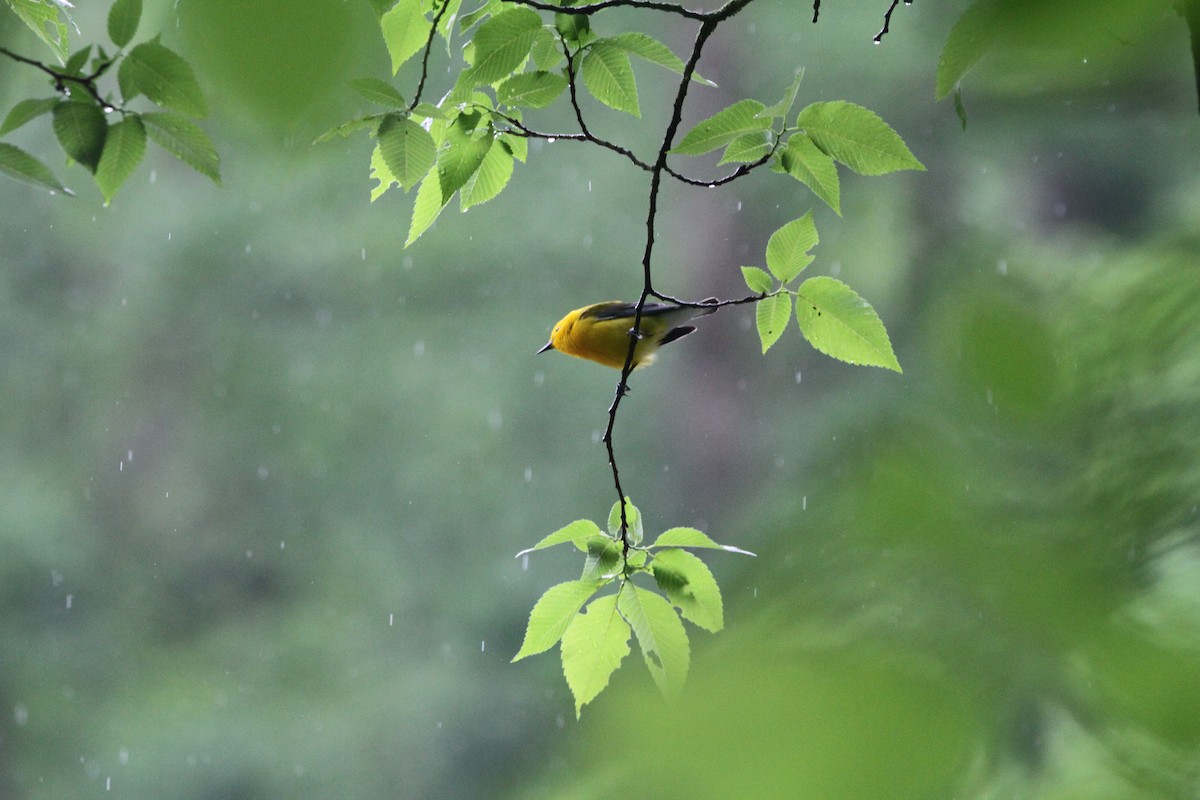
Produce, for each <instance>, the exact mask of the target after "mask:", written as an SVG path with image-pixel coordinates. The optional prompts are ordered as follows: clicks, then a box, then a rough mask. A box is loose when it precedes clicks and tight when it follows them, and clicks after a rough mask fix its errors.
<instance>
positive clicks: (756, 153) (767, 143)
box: [717, 131, 771, 165]
mask: <svg viewBox="0 0 1200 800" xmlns="http://www.w3.org/2000/svg"><path fill="white" fill-rule="evenodd" d="M769 152H771V140H770V136H769V134H768V133H767V131H756V132H754V133H746V134H743V135H741V136H739V137H737V138H736V139H734V140H733V141H732V142H730V143H729V145H728V146H727V147H726V148H725V152H724V153H722V154H721V160H720V161H718V162H717V164H718V165H721V164H730V163H734V164H748V163H750V162H752V161H758V160H759V159H760V158H762V157H763V156H765V155H766V154H767V153H769Z"/></svg>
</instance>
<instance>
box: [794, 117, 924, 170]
mask: <svg viewBox="0 0 1200 800" xmlns="http://www.w3.org/2000/svg"><path fill="white" fill-rule="evenodd" d="M796 125H797V126H798V127H800V128H803V129H804V131H805V133H807V134H808V135H809V137H810V138H811V139H812V140H813V142H815V143H816V145H817V147H819V148H821V149H822V150H824V151H825V152H826V153H828V154H829V155H831V156H833V158H834V159H836V160H837V161H840V162H841V163H843V164H845V165H846V166H847V167H849V168H850V169H852V170H854V171H855V172H857V173H859V174H860V175H883V174H886V173H888V172H895V171H897V170H902V169H914V170H924V169H925V165H923V164H922V163H921V162H920V161H918V160H917V157H916V156H914V155H913V154H912V152H911V151H909V149H908V146H907V145H906V144H904V140H903V139H901V138H900V135H899V134H897V133H896V132H895V131H894V130H892V128H891V126H889V125H888V124H887V123H886V122H884V121H883V120H882V119H880V118H879V116H878V115H876V114H875V112H873V111H871V110H869V109H866V108H863V107H862V106H859V105H855V104H854V103H847V102H846V101H844V100H836V101H833V102H828V103H813V104H812V105H810V106H808V107H807V108H805V109H804V110H803V111H801V112H800V116H799V117H797V119H796Z"/></svg>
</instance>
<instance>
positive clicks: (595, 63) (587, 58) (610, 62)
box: [580, 39, 641, 117]
mask: <svg viewBox="0 0 1200 800" xmlns="http://www.w3.org/2000/svg"><path fill="white" fill-rule="evenodd" d="M580 72H581V73H582V75H583V85H584V86H586V87H587V90H588V91H589V92H591V94H592V97H594V98H596V99H597V100H599V101H600V102H601V103H603V104H604V105H606V106H608V107H609V108H614V109H616V110H617V111H624V112H626V113H628V114H632V115H633V116H635V117H640V116H641V109H640V108H639V106H638V94H637V81H635V80H634V77H633V67H632V66H630V64H629V54H628V53H626V52H625V51H624V50H623V49H622V48H620V47H617V46H616V45H614V44H613V43H612V42H611V41H608V40H606V39H600V40H599V41H597V42H595V43H594V44H593V45H592V46H591V47H589V48H588V51H587V54H586V55H584V57H583V64H582V66H581V67H580Z"/></svg>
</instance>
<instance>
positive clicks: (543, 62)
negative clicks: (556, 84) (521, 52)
mask: <svg viewBox="0 0 1200 800" xmlns="http://www.w3.org/2000/svg"><path fill="white" fill-rule="evenodd" d="M529 56H530V58H532V59H533V65H534V66H535V67H537V69H538V70H540V71H542V72H549V71H550V70H552V69H556V68H557V67H558V65H559V64H561V63H562V62H563V61H564V60H565V58H564V57H563V53H562V49H561V48H560V47H559V45H558V37H557V36H555V35H554V28H551V27H550V26H548V25H543V26H542V27H541V28H539V29H538V32H537V34H536V35H535V36H534V37H533V47H532V48H530V50H529Z"/></svg>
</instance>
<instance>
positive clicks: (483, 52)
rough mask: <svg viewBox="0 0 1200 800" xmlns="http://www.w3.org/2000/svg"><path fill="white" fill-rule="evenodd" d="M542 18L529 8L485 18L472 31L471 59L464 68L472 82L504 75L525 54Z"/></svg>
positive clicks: (477, 84) (481, 81) (512, 68)
mask: <svg viewBox="0 0 1200 800" xmlns="http://www.w3.org/2000/svg"><path fill="white" fill-rule="evenodd" d="M541 29H542V18H541V17H540V16H538V13H537V12H536V11H534V10H533V9H530V8H515V9H513V10H511V11H505V12H504V13H502V14H497V15H496V16H494V17H492V18H491V19H489V20H488V21H487V22H485V23H483V25H481V26H479V30H478V31H477V32H476V33H475V38H474V40H473V41H474V43H475V62H474V64H473V65H472V66H471V68H470V69H468V70H467V71H466V74H467V76H468V77H469V78H470V80H471V83H472V84H473V85H474V86H479V85H481V84H485V83H495V82H496V81H498V80H500V79H501V78H506V77H508V75H509V74H510V73H511V72H513V71H514V70H515V69H516V68H517V67H519V66H521V62H522V61H524V60H525V59H526V58H527V57H528V56H529V51H530V50H531V49H532V48H533V40H534V38H535V37H536V36H537V33H538V31H540V30H541Z"/></svg>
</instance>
